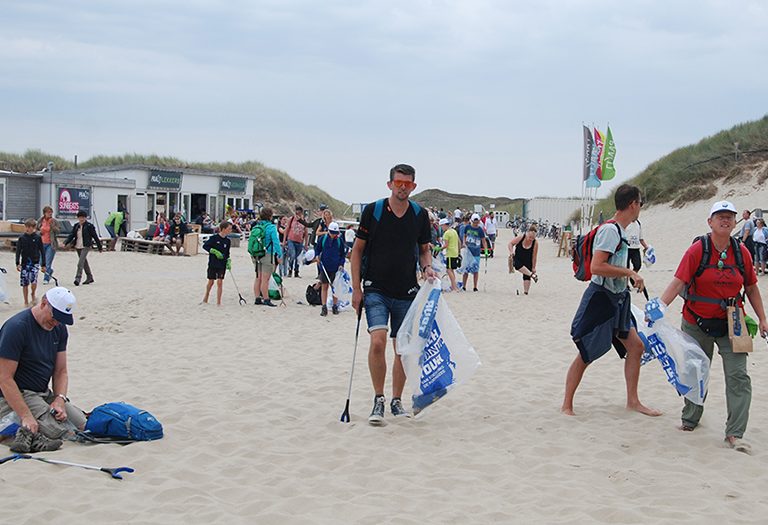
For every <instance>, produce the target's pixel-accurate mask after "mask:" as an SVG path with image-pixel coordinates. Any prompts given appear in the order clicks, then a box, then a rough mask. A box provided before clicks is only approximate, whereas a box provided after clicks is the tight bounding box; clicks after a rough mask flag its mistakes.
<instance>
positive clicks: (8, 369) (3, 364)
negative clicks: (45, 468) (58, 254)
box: [0, 287, 86, 453]
mask: <svg viewBox="0 0 768 525" xmlns="http://www.w3.org/2000/svg"><path fill="white" fill-rule="evenodd" d="M75 304H76V300H75V296H74V295H73V294H72V292H70V291H69V290H67V289H66V288H63V287H56V288H51V289H50V290H48V292H46V294H45V295H44V296H43V297H42V299H41V300H40V303H39V304H37V305H35V306H33V307H32V308H28V309H26V310H22V311H21V312H19V313H17V314H16V315H14V316H13V317H11V318H10V319H8V320H7V321H6V322H5V323H4V324H3V326H2V328H0V419H2V418H3V417H4V416H6V415H7V414H9V413H10V412H11V411H13V412H15V413H16V415H17V416H18V418H19V420H20V428H19V430H18V432H17V433H16V439H15V440H14V442H13V444H12V445H11V450H12V451H14V452H21V453H28V452H40V451H45V450H56V449H58V448H59V447H61V444H62V442H61V439H60V438H61V437H62V436H64V435H65V434H66V433H67V432H68V430H70V429H71V428H72V427H71V426H70V425H68V424H67V423H71V425H74V427H76V428H77V429H78V430H83V429H84V428H85V422H86V418H85V414H84V413H83V411H82V410H80V409H79V408H77V407H75V406H74V405H72V404H71V403H70V401H69V398H67V387H68V383H69V379H68V378H69V374H68V371H67V342H68V340H69V332H68V331H67V327H66V325H71V324H73V323H74V318H73V316H72V311H73V310H74V308H75ZM49 384H50V388H49V386H48V385H49Z"/></svg>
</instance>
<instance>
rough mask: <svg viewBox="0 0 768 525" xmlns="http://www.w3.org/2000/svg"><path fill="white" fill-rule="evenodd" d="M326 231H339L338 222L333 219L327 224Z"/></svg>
mask: <svg viewBox="0 0 768 525" xmlns="http://www.w3.org/2000/svg"><path fill="white" fill-rule="evenodd" d="M328 231H329V232H336V233H339V223H338V222H335V221H334V222H332V223H331V224H329V225H328Z"/></svg>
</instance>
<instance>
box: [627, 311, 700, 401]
mask: <svg viewBox="0 0 768 525" xmlns="http://www.w3.org/2000/svg"><path fill="white" fill-rule="evenodd" d="M632 315H633V316H634V318H635V321H637V332H638V335H639V336H640V339H641V340H642V341H643V345H645V352H644V353H643V357H642V358H641V364H645V363H648V362H649V361H652V360H654V359H658V360H659V364H661V367H662V369H663V370H664V373H665V374H666V376H667V381H669V383H670V384H671V385H672V386H673V387H675V390H677V393H678V394H680V395H681V396H684V397H685V398H686V399H687V400H689V401H690V402H691V403H695V404H697V405H703V404H704V398H705V397H706V395H707V388H708V387H709V364H710V363H709V358H708V357H707V354H705V353H704V350H702V349H701V347H700V346H699V344H698V343H697V342H696V340H695V339H694V338H693V337H691V336H690V335H688V334H686V333H685V332H683V331H681V330H679V329H677V328H675V327H674V326H672V325H671V324H670V323H669V322H668V321H666V320H665V319H660V320H658V321H656V322H654V323H653V326H652V327H649V326H648V324H647V323H646V322H645V314H644V312H643V311H642V310H641V309H640V308H638V307H637V306H635V305H632Z"/></svg>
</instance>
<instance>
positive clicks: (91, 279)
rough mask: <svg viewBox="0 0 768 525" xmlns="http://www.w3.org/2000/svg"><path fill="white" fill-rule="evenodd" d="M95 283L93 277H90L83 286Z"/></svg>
mask: <svg viewBox="0 0 768 525" xmlns="http://www.w3.org/2000/svg"><path fill="white" fill-rule="evenodd" d="M92 282H93V277H88V278H87V279H86V280H85V281H83V284H91V283H92Z"/></svg>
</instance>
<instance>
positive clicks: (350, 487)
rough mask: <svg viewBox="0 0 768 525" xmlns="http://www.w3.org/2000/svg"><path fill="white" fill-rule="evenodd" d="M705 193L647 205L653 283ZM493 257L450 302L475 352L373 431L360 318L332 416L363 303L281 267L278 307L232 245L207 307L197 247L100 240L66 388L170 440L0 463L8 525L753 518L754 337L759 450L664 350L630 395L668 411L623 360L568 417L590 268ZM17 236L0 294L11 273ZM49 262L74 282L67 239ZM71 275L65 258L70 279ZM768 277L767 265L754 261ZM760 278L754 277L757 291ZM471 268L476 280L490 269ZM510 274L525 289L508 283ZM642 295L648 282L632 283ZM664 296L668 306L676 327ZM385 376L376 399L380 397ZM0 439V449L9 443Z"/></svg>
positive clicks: (544, 244)
mask: <svg viewBox="0 0 768 525" xmlns="http://www.w3.org/2000/svg"><path fill="white" fill-rule="evenodd" d="M753 186H754V185H753V184H752V183H749V182H747V183H742V184H741V189H738V190H728V189H724V190H723V192H722V195H718V198H724V197H727V198H730V199H732V200H733V201H734V203H735V204H736V206H737V207H738V208H739V209H741V208H744V207H752V206H757V205H760V204H761V203H768V192H766V191H765V190H758V189H755V188H754V187H753ZM710 204H711V202H709V201H707V202H699V203H693V204H691V205H689V206H686V207H685V208H682V209H671V208H669V207H666V206H656V207H649V208H647V209H644V210H643V214H642V216H641V221H642V223H643V227H644V233H645V238H646V239H647V241H648V242H649V243H651V244H652V245H654V246H655V248H656V251H657V257H658V261H659V262H658V263H657V264H656V265H655V266H654V267H652V268H648V269H644V270H643V274H644V275H645V276H646V279H647V285H648V287H649V289H650V292H651V295H652V296H653V295H660V294H661V292H662V291H663V289H664V287H665V286H666V285H667V283H668V282H669V280H670V279H671V277H672V274H673V271H674V269H675V268H676V266H677V263H678V261H679V260H680V257H681V255H682V253H683V251H684V250H685V248H686V247H687V246H688V245H689V244H690V242H691V240H692V238H693V237H694V236H695V235H697V234H700V233H704V232H706V231H707V226H706V216H707V213H708V210H709V206H710ZM509 239H510V232H509V231H506V230H502V232H501V235H500V241H499V247H498V249H497V254H498V256H497V257H496V258H494V259H492V260H490V262H489V264H488V266H487V274H486V270H485V268H484V267H483V268H481V274H480V278H481V281H480V290H481V291H480V292H477V293H472V292H466V293H458V294H457V293H454V294H448V295H447V296H445V300H446V301H447V302H448V305H449V307H450V309H451V310H452V312H453V313H454V315H455V316H456V318H457V319H458V320H459V323H460V325H461V327H462V329H463V330H464V332H465V334H466V336H467V338H468V339H469V341H470V342H472V344H473V345H474V347H475V349H476V350H477V352H478V354H479V355H480V358H481V360H482V366H481V367H480V368H479V370H478V371H477V373H476V374H475V376H474V377H473V378H472V380H471V381H470V382H469V383H467V384H466V385H464V386H462V387H460V388H458V389H456V390H455V391H454V392H452V393H450V394H449V395H448V396H447V397H445V398H443V399H441V400H440V401H439V402H438V403H437V404H436V405H435V406H434V407H432V408H431V409H429V410H428V411H425V412H424V414H423V416H422V417H420V418H418V419H416V420H413V419H398V420H394V419H393V418H392V417H391V416H389V414H388V415H387V422H388V424H387V425H386V426H385V427H383V428H374V427H371V426H369V425H368V424H367V422H366V419H367V416H368V414H369V412H370V409H371V403H372V396H373V392H372V389H371V385H370V379H369V376H368V370H367V359H366V357H367V347H368V338H367V334H366V333H365V330H364V327H365V321H363V329H362V330H361V332H362V333H361V337H360V345H359V348H358V352H357V361H356V364H355V370H354V371H355V376H354V383H353V389H352V402H351V416H352V422H351V423H349V424H342V423H340V422H339V415H340V413H341V411H342V409H343V408H344V401H345V399H346V396H347V384H348V380H349V370H350V364H351V359H352V350H353V344H354V330H355V321H356V319H355V316H354V314H352V313H350V312H344V313H342V314H341V315H339V316H332V315H329V316H328V317H326V318H322V317H320V315H319V308H316V307H314V308H313V307H310V306H306V305H303V304H297V301H302V302H305V299H304V289H305V288H306V286H307V284H309V283H310V278H309V277H310V275H311V274H312V273H313V271H314V269H313V268H309V267H304V268H303V269H302V270H303V271H302V278H301V279H286V280H285V285H286V288H287V292H288V297H287V299H286V302H287V306H286V307H285V308H274V309H268V308H265V307H256V306H253V304H252V302H253V294H252V291H251V286H252V281H253V271H252V266H251V263H250V259H249V258H248V256H247V253H246V250H245V248H244V247H241V248H236V249H233V253H234V256H233V261H234V275H235V278H236V279H237V283H238V285H239V286H240V290H241V292H242V293H243V295H244V296H245V297H246V298H247V299H249V304H248V305H247V306H244V307H241V306H239V305H238V301H237V294H236V292H235V289H234V287H233V283H232V280H231V279H230V277H229V276H228V277H227V280H226V281H225V298H224V305H223V306H222V307H220V308H217V307H216V306H215V305H200V304H199V303H200V300H201V298H202V295H203V289H204V284H205V282H204V275H205V267H206V257H205V256H202V255H200V256H196V257H179V258H175V257H157V256H150V255H143V254H133V253H121V252H115V253H105V254H98V253H94V254H92V255H91V256H90V261H91V264H92V267H93V269H94V274H95V278H96V283H95V284H93V285H89V286H80V287H79V288H73V291H74V292H75V294H76V296H77V299H78V307H77V312H76V319H77V322H76V324H75V325H74V327H73V328H72V329H71V331H70V334H71V335H70V343H69V352H68V360H69V370H70V388H69V396H70V397H71V398H72V399H73V401H74V402H76V404H78V405H80V406H81V407H82V408H85V409H91V408H92V407H93V406H95V405H98V404H101V403H103V402H108V401H126V402H130V403H132V404H134V405H137V406H139V407H141V408H144V409H147V410H149V411H150V412H152V413H153V414H154V415H155V416H156V417H157V418H158V419H159V420H160V421H161V422H162V423H163V425H164V427H165V432H166V436H165V438H164V439H162V440H160V441H156V442H149V443H136V444H132V445H129V446H126V447H120V446H117V445H98V446H82V445H77V444H74V443H66V444H65V446H64V447H63V448H62V449H61V450H59V451H57V452H52V453H48V454H46V456H47V457H50V458H55V459H63V460H68V461H74V462H79V463H86V464H91V465H100V466H107V467H116V466H123V465H127V466H130V467H133V468H134V469H136V472H135V473H133V474H126V475H125V479H124V480H123V481H122V482H118V481H114V480H112V479H110V478H109V477H108V476H107V475H106V474H103V473H99V472H95V471H88V470H82V469H77V468H67V467H58V466H53V465H46V464H43V463H40V462H35V461H17V462H14V463H6V464H4V465H2V466H0V494H2V499H3V506H2V511H0V512H2V522H4V523H18V524H23V523H30V524H36V523H43V522H53V523H106V522H113V523H127V522H132V523H178V522H184V523H190V524H192V523H279V524H285V523H289V524H290V523H361V524H378V523H403V524H408V523H414V524H416V523H419V524H421V523H456V524H464V523H664V522H673V521H674V522H676V523H722V522H727V523H757V522H764V521H765V520H766V519H767V518H766V516H768V496H766V487H768V468H766V467H768V410H766V406H768V393H767V392H768V373H767V371H766V366H765V362H766V357H765V355H766V352H767V351H768V347H767V346H766V344H765V343H764V342H763V341H762V340H756V341H755V348H756V351H755V353H754V354H753V356H751V357H750V359H749V371H750V374H751V376H752V382H753V390H754V392H753V401H752V410H751V420H750V424H749V428H748V431H747V434H746V436H745V438H746V439H747V440H748V441H749V442H750V443H752V445H753V447H754V455H753V456H747V455H744V454H740V453H737V452H735V451H732V450H728V449H725V448H723V447H722V440H723V429H724V422H725V418H726V407H725V399H724V386H723V374H722V367H721V361H720V358H719V357H716V358H715V360H714V366H713V373H712V379H711V383H710V394H709V398H708V400H707V405H706V411H705V415H704V418H703V420H702V424H701V426H700V427H699V428H697V429H696V431H695V432H692V433H683V432H680V431H679V430H677V428H676V427H677V425H678V424H679V414H680V408H681V405H682V400H681V398H679V397H678V396H677V394H676V393H675V391H674V389H673V388H672V387H671V386H670V385H669V384H668V383H667V382H666V379H665V376H664V373H663V371H662V370H661V367H660V366H659V364H658V363H657V362H655V361H654V362H651V363H649V364H648V365H646V366H644V367H643V370H642V373H641V377H640V396H641V399H642V400H643V402H645V403H646V404H647V405H649V406H652V407H656V408H659V409H661V410H663V411H664V415H663V416H661V417H658V418H649V417H646V416H642V415H639V414H636V413H631V412H627V411H626V410H625V408H624V404H625V387H624V379H623V364H622V361H620V360H619V359H617V358H616V355H615V353H613V352H612V353H610V354H608V355H606V356H605V357H604V358H603V359H601V360H599V361H598V362H597V363H595V364H594V365H593V366H591V367H590V368H589V370H588V371H587V373H586V375H585V378H584V381H583V382H582V385H581V387H580V389H579V391H578V393H577V396H576V400H575V410H576V413H577V415H576V416H575V417H566V416H563V415H561V414H560V412H559V408H560V404H561V402H562V395H563V384H564V380H565V373H566V369H567V367H568V365H569V364H570V362H571V360H572V359H573V358H574V356H575V355H576V349H575V346H574V345H573V343H572V342H571V340H570V337H569V329H570V323H571V319H572V316H573V313H574V311H575V310H576V307H577V305H578V302H579V299H580V297H581V293H582V291H583V289H584V287H585V284H584V283H581V282H578V281H576V280H575V279H574V278H573V276H572V271H571V263H570V261H569V260H568V259H565V258H557V257H556V256H555V254H556V246H555V245H554V244H553V243H552V242H551V241H546V240H544V241H540V242H541V245H540V250H539V258H540V262H539V265H538V266H539V272H538V273H539V276H540V281H539V283H538V284H534V285H533V286H532V292H531V295H529V296H524V295H522V283H521V278H520V274H519V273H515V274H513V275H509V274H507V265H506V243H507V242H508V241H509ZM12 257H13V256H12V254H9V253H8V252H3V253H2V254H0V264H1V265H2V266H5V267H6V268H9V275H8V276H7V280H8V284H7V287H8V289H9V292H10V294H11V304H10V305H2V306H0V318H1V319H2V320H5V319H6V318H8V317H9V316H11V315H13V314H14V313H15V312H17V311H18V310H19V308H20V304H21V299H20V298H21V291H20V290H19V288H18V286H17V274H16V273H15V272H13V271H10V270H11V269H12V268H13V261H12ZM54 266H55V268H56V269H57V275H58V276H59V278H60V280H61V282H62V284H64V285H67V286H70V285H71V277H72V276H73V274H74V268H75V256H74V254H73V253H69V252H60V253H59V254H58V255H57V257H56V261H55V265H54ZM64 276H67V278H66V279H65V278H64ZM761 279H768V277H761ZM766 282H768V281H765V280H761V281H760V287H761V289H762V290H763V293H764V295H765V292H766V290H767V289H766ZM484 283H485V285H484ZM517 290H520V295H516V291H517ZM633 298H636V302H637V304H641V303H642V302H643V300H642V299H641V296H639V295H635V296H633ZM681 304H682V303H681V302H680V301H678V302H677V303H675V304H674V306H673V307H672V308H671V312H670V314H669V318H670V319H672V320H674V323H675V324H676V325H677V324H678V323H679V310H680V306H681ZM389 395H390V393H389V381H388V386H387V397H389ZM7 444H8V443H7V442H6V443H5V444H3V445H0V448H2V450H0V456H5V455H7V454H9V453H10V452H8V449H7Z"/></svg>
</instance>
